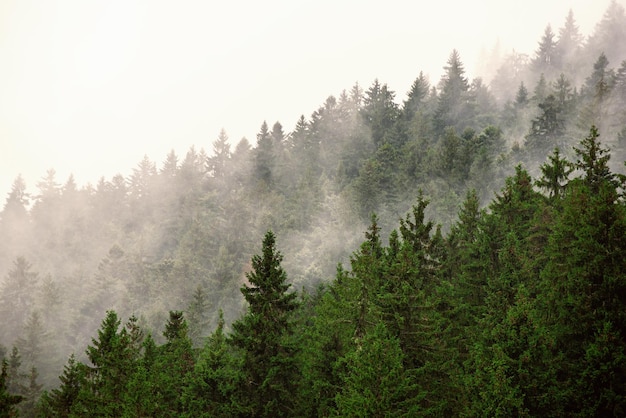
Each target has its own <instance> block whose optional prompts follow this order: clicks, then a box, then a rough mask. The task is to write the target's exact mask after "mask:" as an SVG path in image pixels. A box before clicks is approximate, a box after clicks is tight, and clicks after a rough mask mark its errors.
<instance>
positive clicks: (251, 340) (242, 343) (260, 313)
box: [229, 231, 298, 417]
mask: <svg viewBox="0 0 626 418" xmlns="http://www.w3.org/2000/svg"><path fill="white" fill-rule="evenodd" d="M282 258H283V256H282V254H281V253H280V252H279V251H278V250H277V249H276V238H275V236H274V234H273V233H272V232H271V231H268V232H267V233H266V234H265V237H264V238H263V248H262V253H261V255H255V256H253V257H252V271H251V272H249V273H246V278H247V279H248V283H249V284H245V285H244V286H243V287H242V288H241V293H242V294H243V296H244V298H245V300H246V302H247V303H248V310H247V313H246V314H245V315H244V317H243V318H241V319H239V320H238V321H236V322H235V323H233V326H232V327H233V332H232V334H231V335H230V338H229V342H230V344H232V345H233V346H234V347H236V348H238V349H240V350H241V352H242V355H243V372H244V374H245V378H244V380H243V387H241V388H240V389H239V393H238V395H239V399H238V402H240V403H241V404H242V405H243V406H244V408H245V410H246V412H245V414H246V415H248V416H255V417H256V416H287V415H290V414H291V411H292V410H293V407H294V405H293V401H294V396H293V395H294V392H295V385H296V383H297V380H298V370H297V367H296V364H295V361H294V360H295V350H296V347H294V346H293V345H292V342H291V340H290V336H291V334H292V332H293V325H292V315H293V312H294V311H295V310H296V309H297V307H298V303H297V302H296V297H297V296H296V294H295V293H288V290H289V287H290V285H289V284H288V283H287V275H286V273H285V271H284V270H283V268H282V266H281V261H282Z"/></svg>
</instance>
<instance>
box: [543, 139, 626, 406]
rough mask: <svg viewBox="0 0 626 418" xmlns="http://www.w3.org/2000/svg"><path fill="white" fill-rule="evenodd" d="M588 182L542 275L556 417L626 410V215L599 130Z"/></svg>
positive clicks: (576, 187) (565, 216)
mask: <svg viewBox="0 0 626 418" xmlns="http://www.w3.org/2000/svg"><path fill="white" fill-rule="evenodd" d="M576 154H577V156H578V161H577V162H576V163H575V166H576V167H577V168H578V169H579V170H580V171H581V173H582V177H581V178H579V179H575V180H573V181H571V182H570V186H569V187H568V192H567V194H566V196H565V198H564V201H563V210H562V213H561V214H560V216H559V217H558V219H557V220H556V224H555V226H554V233H553V234H552V235H551V236H550V240H549V243H548V246H547V254H548V261H547V264H546V266H545V268H544V269H543V271H542V273H541V278H542V282H541V286H542V287H541V290H542V292H541V293H540V302H541V305H540V310H539V312H540V315H541V316H540V318H541V325H542V326H543V327H545V332H546V333H548V334H549V335H551V336H552V341H551V344H550V345H548V348H549V349H550V353H551V354H552V362H551V363H550V371H551V376H555V378H553V379H552V380H551V381H550V392H549V393H548V394H547V396H549V397H550V400H551V401H552V405H551V407H552V408H553V412H551V414H552V415H556V414H560V415H570V416H620V415H623V414H624V412H625V411H626V402H625V400H624V396H623V393H625V390H626V380H625V378H624V376H626V374H625V373H624V371H625V370H626V344H625V343H624V335H626V328H625V327H624V324H625V323H626V322H625V319H626V318H624V309H623V302H624V300H626V280H625V277H624V271H626V265H625V263H626V261H625V260H626V239H625V237H626V213H625V211H624V206H623V204H621V203H619V202H618V190H617V183H616V181H615V175H614V174H613V173H611V171H610V170H609V168H608V160H609V157H610V155H609V154H608V150H607V149H606V148H603V147H602V146H601V145H600V143H599V141H598V133H597V130H596V129H595V127H592V128H591V131H590V134H589V135H588V136H587V137H586V138H585V139H584V140H583V141H582V142H581V145H580V148H577V149H576Z"/></svg>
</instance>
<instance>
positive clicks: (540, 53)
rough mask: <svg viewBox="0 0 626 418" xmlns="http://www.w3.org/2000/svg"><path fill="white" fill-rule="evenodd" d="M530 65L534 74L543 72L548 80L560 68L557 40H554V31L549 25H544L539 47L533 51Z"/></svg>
mask: <svg viewBox="0 0 626 418" xmlns="http://www.w3.org/2000/svg"><path fill="white" fill-rule="evenodd" d="M531 65H532V67H533V70H534V72H535V73H536V74H544V75H545V77H546V78H547V79H548V80H552V79H553V78H554V76H555V75H556V72H557V69H558V68H560V63H559V56H558V53H557V42H556V41H555V40H554V32H552V27H551V26H550V25H548V26H546V28H545V30H544V31H543V36H542V38H541V41H540V42H539V48H538V49H537V51H536V52H535V58H534V59H533V60H532V62H531Z"/></svg>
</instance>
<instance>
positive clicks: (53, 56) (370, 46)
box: [0, 0, 623, 196]
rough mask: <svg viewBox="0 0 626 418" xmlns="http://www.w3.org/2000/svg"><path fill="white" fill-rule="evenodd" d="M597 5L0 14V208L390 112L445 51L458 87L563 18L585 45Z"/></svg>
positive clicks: (195, 5)
mask: <svg viewBox="0 0 626 418" xmlns="http://www.w3.org/2000/svg"><path fill="white" fill-rule="evenodd" d="M621 1H623V0H621ZM608 3H609V2H608V1H601V2H592V1H589V0H576V1H566V2H563V1H557V0H549V1H527V2H524V3H523V4H522V3H520V2H515V1H495V0H484V1H475V2H465V1H453V2H431V3H430V4H429V5H423V3H419V2H417V3H416V2H404V1H391V2H389V1H386V2H381V1H365V2H363V1H359V2H357V1H342V2H332V1H316V2H308V1H307V2H297V3H293V2H288V1H280V0H272V1H269V2H262V3H258V2H251V1H243V2H232V3H228V4H225V3H220V4H219V5H217V3H216V4H213V3H211V2H208V3H207V2H201V1H185V2H181V3H177V4H176V5H173V4H172V3H169V2H164V1H132V2H127V1H110V2H106V3H95V2H84V1H78V0H62V1H55V2H46V3H44V4H42V3H41V2H39V1H34V0H26V1H14V0H9V1H3V2H2V4H0V27H1V28H2V32H1V33H0V62H2V65H0V92H1V94H0V138H2V141H1V143H0V156H1V157H0V158H1V163H0V194H1V195H2V196H5V195H6V193H7V192H8V191H9V190H10V187H11V183H12V181H13V180H14V179H15V177H16V176H17V175H18V174H20V173H21V174H22V176H23V177H24V180H25V181H26V184H27V187H28V188H29V189H31V190H32V189H33V188H34V186H35V184H36V183H37V182H38V181H40V179H41V178H42V177H44V176H45V174H46V171H47V170H48V169H50V168H53V169H55V170H56V172H57V175H58V177H59V179H61V180H63V181H64V180H65V179H67V177H68V176H69V175H70V174H74V176H75V179H76V181H77V183H78V184H79V185H81V186H82V185H85V184H87V183H91V184H92V185H95V183H97V181H98V179H99V178H100V177H101V176H105V177H106V178H111V177H112V176H113V175H115V174H117V173H121V174H122V175H124V176H126V175H129V174H130V171H131V168H132V167H134V165H135V164H136V163H137V162H138V161H140V160H141V159H142V158H143V156H144V155H148V157H149V158H151V159H152V160H154V161H159V160H160V159H162V158H163V156H164V155H166V154H167V153H168V152H169V151H170V150H171V149H175V150H176V152H177V153H178V154H179V155H182V154H184V153H185V152H186V151H187V149H188V148H189V147H190V146H191V145H194V144H195V145H196V147H198V148H200V147H205V148H208V147H209V146H210V143H211V141H212V140H213V139H214V138H215V137H216V136H217V134H218V133H219V132H220V130H221V129H222V128H224V129H226V131H227V132H228V135H229V137H230V138H231V140H232V141H233V146H234V144H235V143H236V142H238V141H239V140H240V139H241V138H242V137H246V138H248V139H249V140H250V141H251V142H252V143H254V137H255V135H256V133H257V131H258V128H259V126H260V125H261V122H262V121H263V120H268V121H276V120H279V121H281V123H282V124H283V126H285V129H286V130H287V131H290V130H291V129H292V128H293V126H294V125H295V123H296V121H297V119H298V118H299V116H300V114H302V113H306V112H310V111H312V110H314V109H315V108H316V107H317V106H318V105H319V103H321V102H323V101H324V100H325V98H326V96H327V95H329V94H338V93H339V92H340V91H341V90H342V89H345V88H349V86H352V85H353V84H354V83H355V82H358V83H359V84H360V85H361V86H369V85H370V84H371V83H372V81H373V80H374V79H375V78H379V79H380V80H383V81H384V82H385V83H387V84H388V85H389V86H390V88H391V89H392V90H394V91H395V92H397V97H398V98H399V99H401V98H403V97H404V95H405V94H406V92H407V90H408V87H409V86H410V85H411V83H412V81H413V79H414V78H415V76H416V75H417V74H418V73H419V71H424V72H425V73H426V74H427V75H429V77H430V79H431V80H432V81H433V82H436V81H437V80H438V79H439V78H440V76H441V74H442V71H443V70H442V67H443V64H444V63H445V61H446V59H447V57H448V54H449V52H450V51H451V50H452V49H453V48H456V49H458V50H459V51H460V53H461V55H462V57H463V58H464V63H465V65H466V70H467V71H468V74H469V75H470V76H471V77H475V76H476V75H478V72H481V73H488V72H490V71H493V70H494V69H495V68H496V65H495V64H494V62H493V61H492V60H490V59H486V57H493V54H492V52H493V49H494V47H496V45H499V48H498V49H499V51H500V53H501V54H502V55H505V54H507V53H508V52H510V51H511V50H513V49H515V50H516V51H518V52H523V53H526V54H532V53H533V52H534V50H535V49H536V42H537V40H538V39H539V37H540V35H541V34H542V33H543V29H544V27H545V26H546V24H548V23H550V24H552V27H553V28H556V27H559V26H560V25H561V24H562V22H563V19H564V16H565V15H566V13H567V10H568V9H570V8H571V9H573V10H574V13H575V16H576V20H577V23H578V25H579V26H580V29H581V32H582V33H584V34H590V33H591V31H592V29H593V25H595V23H596V22H598V20H599V19H600V17H601V16H602V13H603V12H604V10H605V9H606V7H607V5H608ZM622 4H623V3H622ZM483 75H485V74H483ZM488 75H490V74H487V76H488Z"/></svg>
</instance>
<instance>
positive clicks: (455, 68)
mask: <svg viewBox="0 0 626 418" xmlns="http://www.w3.org/2000/svg"><path fill="white" fill-rule="evenodd" d="M444 70H445V72H444V75H443V77H442V78H441V79H440V80H439V81H438V82H436V83H435V82H433V81H431V80H429V77H428V75H426V74H424V73H423V72H420V73H418V74H417V76H416V78H415V81H414V83H413V84H412V85H411V86H410V89H409V92H408V94H407V96H406V97H405V98H402V99H399V98H396V94H395V92H394V91H392V90H390V89H389V87H388V86H387V85H386V84H385V83H384V82H382V81H379V80H375V81H374V82H373V83H372V84H371V85H370V86H368V87H365V86H360V85H359V84H355V85H354V86H352V87H350V88H348V89H346V90H344V91H342V92H341V93H339V94H338V95H336V96H334V95H332V96H329V97H328V98H327V99H326V100H325V101H324V102H323V104H322V105H321V106H319V108H318V109H317V110H315V111H313V112H312V113H311V114H310V116H309V117H305V116H304V115H303V116H301V117H300V119H299V120H297V121H296V122H295V126H294V129H293V130H291V131H290V132H287V131H285V129H284V127H283V125H282V124H281V123H279V122H276V123H274V124H268V123H266V122H263V123H262V124H261V126H260V128H259V131H258V134H257V136H256V141H255V142H254V143H252V142H250V141H249V140H248V139H246V138H243V139H241V140H239V141H238V142H237V141H231V139H230V138H229V137H228V134H227V132H226V130H222V131H221V132H220V133H219V135H218V137H217V138H216V139H215V140H214V141H213V142H212V144H211V145H212V148H211V150H210V151H208V152H207V151H206V150H205V149H204V148H196V147H191V148H190V149H189V150H188V151H187V153H186V154H185V155H184V156H182V155H181V156H179V155H177V154H176V153H175V152H174V151H172V152H170V153H169V154H168V155H165V156H163V160H162V161H161V162H160V163H156V162H154V161H151V160H150V159H149V158H148V157H145V158H144V159H143V160H141V161H139V162H138V164H137V165H136V167H135V168H133V169H132V174H131V175H129V176H122V175H116V176H113V177H112V178H109V179H107V178H104V177H103V178H101V179H100V180H99V181H98V182H97V183H96V184H87V185H78V184H77V183H76V181H75V180H74V177H73V176H70V177H69V178H67V179H59V178H57V176H56V173H55V171H54V170H53V169H51V170H49V171H48V172H47V173H46V175H45V176H44V177H43V178H42V179H41V181H40V182H38V183H37V184H35V185H34V187H31V185H27V184H26V183H25V181H24V179H23V178H22V177H21V176H17V177H16V178H15V181H14V182H13V185H12V188H11V190H10V191H9V192H8V194H7V196H6V200H5V203H4V206H3V207H2V211H1V212H0V236H1V237H2V239H1V240H0V358H2V359H3V362H2V374H1V375H0V416H2V417H4V416H7V417H13V416H23V417H92V416H93V417H236V416H239V417H283V416H284V417H327V416H341V417H382V416H385V417H391V416H441V417H451V416H490V417H491V416H541V417H544V416H584V417H589V416H602V417H608V416H615V417H623V416H626V166H625V161H626V13H625V11H624V8H623V7H621V6H620V5H618V4H617V3H616V2H612V3H611V5H610V6H609V8H608V9H607V10H606V13H605V14H604V17H603V18H602V20H601V21H599V22H598V24H597V25H596V28H595V29H594V31H593V33H591V34H590V35H583V34H582V33H580V31H579V29H578V26H577V24H576V20H575V18H574V14H573V12H571V11H570V12H569V14H567V15H566V17H565V19H564V23H563V26H562V27H560V28H558V29H557V30H556V31H553V29H552V28H551V27H550V26H547V27H546V29H545V31H544V33H543V35H542V36H541V38H540V39H539V40H538V42H537V49H536V51H535V52H533V53H532V54H530V55H527V54H523V53H519V52H515V51H513V52H512V53H510V54H509V55H508V56H507V57H506V59H505V60H504V62H503V63H502V64H501V65H500V66H499V67H498V68H497V71H494V74H495V75H494V76H493V77H492V79H490V80H483V79H482V78H478V77H477V78H474V79H472V80H470V79H468V77H467V75H466V73H465V69H464V64H463V60H462V54H461V52H460V51H457V50H453V51H451V53H450V55H449V58H448V60H447V62H446V63H444Z"/></svg>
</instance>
